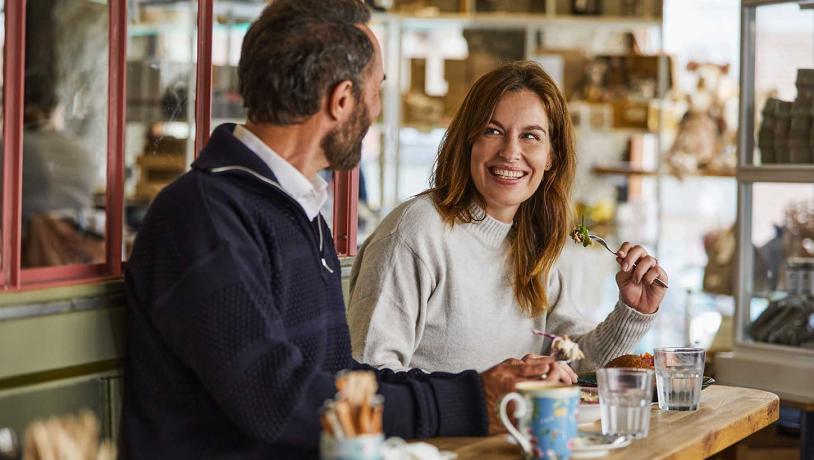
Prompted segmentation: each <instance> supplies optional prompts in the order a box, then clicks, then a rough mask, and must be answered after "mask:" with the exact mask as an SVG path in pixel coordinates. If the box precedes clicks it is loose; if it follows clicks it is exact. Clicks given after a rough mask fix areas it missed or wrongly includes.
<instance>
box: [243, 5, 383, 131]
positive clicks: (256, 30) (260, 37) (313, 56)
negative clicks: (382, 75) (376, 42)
mask: <svg viewBox="0 0 814 460" xmlns="http://www.w3.org/2000/svg"><path fill="white" fill-rule="evenodd" d="M369 20H370V12H369V11H368V9H367V7H366V6H365V5H364V4H363V2H362V1H361V0H275V1H274V2H272V3H271V4H270V5H269V6H267V7H266V8H265V9H264V10H263V13H262V14H261V15H260V17H259V18H258V19H257V21H255V22H254V23H253V24H252V26H251V27H250V28H249V31H248V33H247V34H246V37H245V39H244V41H243V49H242V51H241V55H240V64H239V65H238V78H239V81H240V93H241V94H242V96H243V104H244V106H245V107H246V108H247V109H248V112H249V113H248V116H249V120H250V121H252V122H254V123H271V124H276V125H290V124H296V123H301V122H303V121H305V120H306V119H308V118H309V117H311V116H312V115H314V114H315V113H317V112H318V111H319V109H320V101H321V100H322V98H323V97H324V96H325V95H326V94H328V93H329V92H330V91H331V90H333V88H334V87H335V86H336V85H337V84H339V83H341V82H342V81H346V80H348V81H350V82H351V83H352V84H353V87H352V88H353V94H354V97H356V98H357V100H358V99H359V97H360V96H361V90H362V80H363V78H362V77H363V73H364V71H365V69H366V68H367V66H368V64H369V63H370V61H371V60H372V59H373V55H374V49H373V43H371V41H370V39H369V38H368V36H367V35H366V34H365V32H363V31H362V30H361V29H360V28H359V27H357V26H358V25H360V24H365V23H367V21H369Z"/></svg>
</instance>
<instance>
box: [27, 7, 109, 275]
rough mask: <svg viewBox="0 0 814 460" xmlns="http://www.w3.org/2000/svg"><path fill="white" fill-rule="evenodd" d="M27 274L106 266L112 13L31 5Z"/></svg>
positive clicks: (87, 8) (100, 9)
mask: <svg viewBox="0 0 814 460" xmlns="http://www.w3.org/2000/svg"><path fill="white" fill-rule="evenodd" d="M25 34H26V61H25V102H24V132H23V184H22V188H23V199H22V204H23V205H22V266H23V267H24V268H25V267H44V266H56V265H67V264H89V263H102V262H104V258H105V241H104V232H105V217H106V213H105V208H104V197H105V179H106V168H107V94H108V81H107V79H108V78H107V77H108V65H107V64H108V46H107V43H108V6H107V4H106V3H105V2H100V1H89V0H29V1H27V2H26V33H25Z"/></svg>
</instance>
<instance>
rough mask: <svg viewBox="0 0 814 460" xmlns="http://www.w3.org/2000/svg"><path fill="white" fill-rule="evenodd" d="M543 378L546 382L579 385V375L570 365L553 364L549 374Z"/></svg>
mask: <svg viewBox="0 0 814 460" xmlns="http://www.w3.org/2000/svg"><path fill="white" fill-rule="evenodd" d="M541 378H542V379H543V380H545V381H546V382H559V383H563V384H565V385H573V384H575V383H577V373H576V372H574V370H573V369H571V366H569V365H568V364H565V363H559V362H554V363H552V364H551V367H550V368H549V370H548V373H546V374H544V375H542V376H541Z"/></svg>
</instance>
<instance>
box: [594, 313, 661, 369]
mask: <svg viewBox="0 0 814 460" xmlns="http://www.w3.org/2000/svg"><path fill="white" fill-rule="evenodd" d="M656 313H657V312H656ZM656 313H651V314H645V313H641V312H639V311H637V310H635V309H633V308H631V307H630V306H628V305H626V304H625V303H624V302H622V301H621V300H619V301H618V302H616V307H615V308H614V309H613V311H612V312H611V314H610V315H608V317H607V318H606V319H605V321H603V322H602V323H601V324H599V325H598V326H597V327H596V329H595V330H594V336H593V340H592V342H593V343H592V344H591V350H590V352H591V353H590V355H591V357H592V358H593V361H594V364H595V365H596V367H602V366H604V365H605V364H607V363H608V361H610V360H612V359H614V358H616V357H618V356H621V355H625V354H628V353H630V352H631V351H633V348H634V347H635V346H636V344H637V343H638V342H639V340H640V339H641V338H642V336H644V335H645V334H646V333H647V330H648V329H650V325H651V324H652V323H653V321H655V319H656Z"/></svg>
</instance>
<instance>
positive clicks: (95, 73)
mask: <svg viewBox="0 0 814 460" xmlns="http://www.w3.org/2000/svg"><path fill="white" fill-rule="evenodd" d="M264 5H265V2H262V1H257V2H254V3H252V2H228V3H227V2H223V4H221V2H220V1H216V0H180V1H176V2H155V1H147V0H128V1H127V2H118V1H100V0H27V1H25V2H23V1H22V0H7V1H6V2H5V9H4V11H3V12H2V13H0V14H2V15H4V17H3V19H4V20H5V24H6V27H5V36H4V41H3V58H4V64H5V65H4V75H3V79H2V83H0V84H2V88H3V93H2V94H3V103H4V104H3V117H2V120H0V123H1V124H2V129H3V141H2V142H3V143H2V146H3V148H2V154H1V155H2V175H0V184H2V216H3V218H2V229H1V232H0V235H1V236H2V246H0V261H2V264H1V266H2V271H0V282H1V283H2V285H3V287H4V288H5V289H21V288H31V287H42V286H50V285H56V284H71V283H81V282H91V281H97V280H102V279H108V278H115V277H118V276H121V273H122V265H123V262H124V261H126V259H127V255H128V253H129V250H130V247H131V243H132V241H133V239H134V238H135V235H136V234H137V232H138V226H139V223H140V222H141V218H142V217H143V215H144V212H145V211H146V208H147V206H148V205H149V202H150V200H151V199H152V198H153V197H154V196H155V194H156V193H157V192H158V191H159V190H160V189H161V188H162V187H163V186H164V185H166V184H167V183H169V182H171V181H172V180H173V179H174V178H175V177H177V176H178V175H180V174H182V173H183V172H184V171H185V170H186V169H187V168H188V167H189V164H190V163H191V161H192V160H193V159H194V156H195V154H196V152H198V151H199V150H200V149H201V147H202V146H203V145H204V144H205V143H206V141H207V140H208V137H209V134H210V130H211V128H214V127H215V126H217V124H219V123H220V122H221V121H222V120H221V119H236V120H240V119H242V117H243V116H244V115H243V114H242V104H241V101H240V100H239V99H235V97H234V96H235V94H236V92H235V89H236V78H235V69H236V67H235V65H236V63H237V58H238V56H239V50H240V40H241V39H242V36H243V34H245V30H246V29H247V28H248V25H249V22H250V21H251V20H253V19H254V18H255V17H256V16H257V14H258V13H259V12H260V10H261V9H262V7H263V6H264ZM234 8H237V9H238V10H239V11H233V9H234ZM227 11H228V14H226V13H227ZM235 18H237V20H235ZM224 34H225V36H224V37H221V38H225V39H224V40H221V39H218V40H217V46H214V47H213V37H214V36H218V37H220V36H221V35H224ZM230 37H232V38H234V41H233V42H230V40H229V38H230ZM224 46H225V48H224ZM213 48H214V49H213ZM213 64H214V66H213ZM357 181H358V172H356V171H354V172H348V173H341V174H336V175H335V176H334V181H333V183H334V206H333V209H334V212H333V228H334V234H335V241H336V244H337V250H338V252H339V253H340V255H352V254H354V253H355V249H356V211H355V208H356V201H357V200H356V197H357V196H358V185H357V183H358V182H357Z"/></svg>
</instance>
